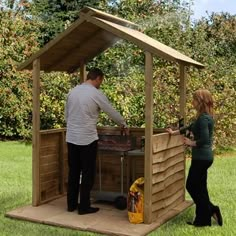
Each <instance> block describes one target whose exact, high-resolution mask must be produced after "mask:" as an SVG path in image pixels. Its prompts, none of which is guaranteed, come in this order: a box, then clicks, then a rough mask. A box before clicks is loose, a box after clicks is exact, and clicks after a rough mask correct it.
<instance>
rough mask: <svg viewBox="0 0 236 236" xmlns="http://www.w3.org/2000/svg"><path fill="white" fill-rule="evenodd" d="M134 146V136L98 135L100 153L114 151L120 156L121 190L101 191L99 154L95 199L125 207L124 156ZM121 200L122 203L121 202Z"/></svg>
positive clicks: (115, 154)
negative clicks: (116, 191)
mask: <svg viewBox="0 0 236 236" xmlns="http://www.w3.org/2000/svg"><path fill="white" fill-rule="evenodd" d="M135 147H136V137H134V136H130V135H129V136H127V135H110V134H101V135H99V140H98V150H99V152H100V154H101V153H102V152H106V151H109V153H110V152H114V156H116V157H120V164H121V173H120V175H121V176H120V180H121V190H120V193H114V192H104V191H102V178H101V176H102V175H101V172H102V170H101V169H102V167H101V156H100V155H99V192H98V193H97V194H96V197H95V198H96V199H97V200H107V201H114V202H115V206H116V207H117V208H119V209H125V208H126V202H127V200H126V196H125V195H124V158H125V157H126V156H127V155H126V154H127V152H128V151H130V150H133V149H135ZM127 179H128V176H127ZM128 181H129V180H128ZM127 183H128V182H127ZM122 202H123V203H124V204H121V203H122ZM121 206H123V207H121Z"/></svg>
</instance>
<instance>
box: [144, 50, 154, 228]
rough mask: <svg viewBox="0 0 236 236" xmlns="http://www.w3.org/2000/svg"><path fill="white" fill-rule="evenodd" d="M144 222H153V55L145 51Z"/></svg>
mask: <svg viewBox="0 0 236 236" xmlns="http://www.w3.org/2000/svg"><path fill="white" fill-rule="evenodd" d="M145 98H146V102H145V104H146V105H145V156H144V177H145V183H144V223H145V224H151V223H152V162H153V160H152V159H153V157H152V136H153V56H152V54H151V53H150V52H145Z"/></svg>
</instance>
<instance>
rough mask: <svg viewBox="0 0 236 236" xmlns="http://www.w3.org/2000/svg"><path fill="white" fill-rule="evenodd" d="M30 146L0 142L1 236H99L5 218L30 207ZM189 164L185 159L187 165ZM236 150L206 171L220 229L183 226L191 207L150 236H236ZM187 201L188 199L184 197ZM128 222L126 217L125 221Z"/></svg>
mask: <svg viewBox="0 0 236 236" xmlns="http://www.w3.org/2000/svg"><path fill="white" fill-rule="evenodd" d="M31 151H32V150H31V146H27V145H25V144H23V143H20V142H0V236H2V235H6V236H11V235H14V236H18V235H22V236H23V235H24V236H25V235H29V236H33V235H43V236H44V235H50V236H51V235H55V236H60V235H72V236H73V235H98V234H93V233H89V232H87V233H86V232H81V231H76V230H69V229H64V228H59V227H53V226H47V225H40V224H36V223H31V222H27V221H21V220H14V219H9V218H6V217H5V216H4V215H5V213H6V212H7V211H10V210H12V209H15V208H17V207H20V206H24V205H28V204H31V193H32V189H31V184H32V178H31ZM189 163H190V161H189V160H187V166H189ZM235 167H236V151H234V152H231V153H227V154H222V155H221V156H219V157H217V158H215V161H214V164H213V166H212V167H211V168H210V170H209V175H208V188H209V192H210V196H211V200H212V202H213V203H215V204H217V205H219V206H220V207H221V211H222V215H223V218H224V225H223V227H220V226H217V225H216V224H215V223H214V221H212V222H213V226H212V227H205V228H194V227H192V226H189V225H187V224H186V221H189V220H192V219H193V216H194V206H193V207H191V208H189V209H187V210H186V211H184V212H183V213H181V214H180V215H178V216H177V217H175V218H174V219H172V220H170V221H169V222H167V223H166V224H164V225H162V226H161V227H160V228H158V229H157V230H156V231H154V232H152V233H151V234H150V235H152V236H153V235H163V236H171V235H173V236H175V235H177V236H178V235H180V236H182V235H199V236H210V235H212V236H213V235H214V236H217V235H222V236H231V235H232V236H234V235H236V227H235V219H236V201H235V199H236V168H235ZM187 198H188V199H189V196H187ZM127 220H128V218H127Z"/></svg>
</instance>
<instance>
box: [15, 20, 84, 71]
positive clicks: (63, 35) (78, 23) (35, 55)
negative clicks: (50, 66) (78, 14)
mask: <svg viewBox="0 0 236 236" xmlns="http://www.w3.org/2000/svg"><path fill="white" fill-rule="evenodd" d="M83 22H84V19H78V20H76V21H75V22H74V23H73V24H71V25H70V26H69V27H68V28H67V29H66V30H65V31H64V32H62V33H61V34H59V35H58V36H57V37H55V38H54V39H53V40H51V41H49V42H48V43H47V44H46V45H45V46H44V47H43V48H42V49H40V50H39V51H38V52H36V53H35V54H33V55H32V56H31V57H30V58H29V59H28V60H26V61H25V62H24V63H22V64H20V65H19V67H18V68H17V69H18V70H22V69H25V68H26V67H28V66H29V65H31V64H32V63H33V61H34V60H35V59H37V58H39V57H40V56H41V55H42V54H44V53H45V52H47V51H48V50H49V49H50V48H51V47H53V46H54V45H55V44H57V43H59V42H60V41H61V40H62V39H63V38H64V37H66V36H67V35H68V34H69V33H71V32H72V31H73V30H74V29H76V28H77V27H78V26H79V25H80V24H81V23H83Z"/></svg>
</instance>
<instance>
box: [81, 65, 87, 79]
mask: <svg viewBox="0 0 236 236" xmlns="http://www.w3.org/2000/svg"><path fill="white" fill-rule="evenodd" d="M86 76H87V73H86V64H84V62H82V63H81V64H80V83H81V84H82V83H83V82H84V81H85V80H86Z"/></svg>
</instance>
